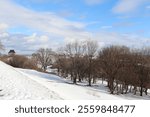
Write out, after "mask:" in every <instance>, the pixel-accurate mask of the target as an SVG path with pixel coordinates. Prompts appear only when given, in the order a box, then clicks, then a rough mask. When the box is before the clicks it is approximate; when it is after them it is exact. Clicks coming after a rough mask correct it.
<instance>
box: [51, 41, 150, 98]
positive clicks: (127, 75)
mask: <svg viewBox="0 0 150 117" xmlns="http://www.w3.org/2000/svg"><path fill="white" fill-rule="evenodd" d="M60 50H61V51H59V52H58V53H57V54H56V55H55V58H56V61H55V63H54V64H53V67H54V68H57V69H58V75H60V76H63V77H64V78H65V77H70V78H71V80H72V82H73V83H74V84H76V83H77V82H82V81H87V82H88V85H89V86H91V85H92V83H96V81H97V80H103V81H106V82H107V87H108V89H109V91H110V93H111V94H126V93H129V92H132V93H134V94H136V93H137V92H139V93H140V96H142V95H143V93H145V94H146V95H147V91H148V89H149V88H150V49H149V48H146V49H141V50H137V49H135V50H133V49H130V48H128V47H125V46H109V47H105V48H102V49H100V50H99V48H98V44H97V42H95V41H86V42H82V43H81V42H80V43H79V42H73V43H69V44H67V45H65V47H64V48H61V49H60Z"/></svg>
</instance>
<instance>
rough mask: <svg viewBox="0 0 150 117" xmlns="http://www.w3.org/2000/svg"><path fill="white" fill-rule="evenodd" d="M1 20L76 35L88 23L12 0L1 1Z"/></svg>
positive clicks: (47, 31)
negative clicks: (18, 3) (40, 10)
mask: <svg viewBox="0 0 150 117" xmlns="http://www.w3.org/2000/svg"><path fill="white" fill-rule="evenodd" d="M0 11H1V12H0V17H1V18H0V22H4V23H6V24H8V25H10V26H14V27H15V26H25V27H28V28H31V29H35V30H39V31H41V32H46V33H51V34H55V35H61V36H63V37H66V36H76V35H81V36H82V33H83V32H85V31H84V28H85V27H86V25H87V24H84V23H80V22H73V21H69V20H66V19H64V18H62V17H60V16H57V15H56V14H55V13H53V12H47V13H46V12H36V11H32V10H29V9H27V8H24V7H22V6H19V5H17V4H15V3H13V2H11V1H10V0H7V1H6V0H1V1H0Z"/></svg>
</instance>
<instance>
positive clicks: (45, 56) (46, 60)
mask: <svg viewBox="0 0 150 117" xmlns="http://www.w3.org/2000/svg"><path fill="white" fill-rule="evenodd" d="M53 55H54V52H53V51H52V49H49V48H46V49H44V48H40V49H39V50H37V52H36V53H34V54H33V57H35V58H36V59H37V61H38V62H39V63H40V65H41V68H42V69H43V70H44V71H46V69H47V66H49V65H51V64H52V56H53Z"/></svg>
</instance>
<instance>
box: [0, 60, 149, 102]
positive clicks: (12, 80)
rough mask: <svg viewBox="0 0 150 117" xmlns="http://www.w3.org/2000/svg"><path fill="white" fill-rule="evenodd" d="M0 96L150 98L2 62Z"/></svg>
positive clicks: (75, 98) (67, 98)
mask: <svg viewBox="0 0 150 117" xmlns="http://www.w3.org/2000/svg"><path fill="white" fill-rule="evenodd" d="M0 99H45V100H46V99H48V100H49V99H50V100H56V99H57V100H60V99H61V100H62V99H64V100H125V99H150V96H149V95H148V96H144V97H140V96H133V95H130V94H128V95H111V94H109V92H108V91H107V88H106V87H105V85H102V84H99V85H95V86H93V87H88V86H86V85H83V84H82V83H81V84H79V85H74V84H71V82H70V81H69V80H66V79H63V78H61V77H59V76H56V75H52V74H47V73H41V72H38V71H35V70H29V69H19V68H13V67H11V66H9V65H6V64H5V63H3V62H0Z"/></svg>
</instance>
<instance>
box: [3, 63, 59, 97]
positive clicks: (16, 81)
mask: <svg viewBox="0 0 150 117" xmlns="http://www.w3.org/2000/svg"><path fill="white" fill-rule="evenodd" d="M0 90H1V91H0V99H60V98H59V96H58V95H56V94H55V93H54V92H52V91H51V90H49V89H48V88H46V87H45V86H43V85H41V84H39V83H38V82H36V81H34V80H32V79H30V78H28V77H27V76H25V75H23V74H22V73H20V72H19V71H18V70H17V69H14V68H13V67H11V66H8V65H6V64H5V63H3V62H1V61H0Z"/></svg>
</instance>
